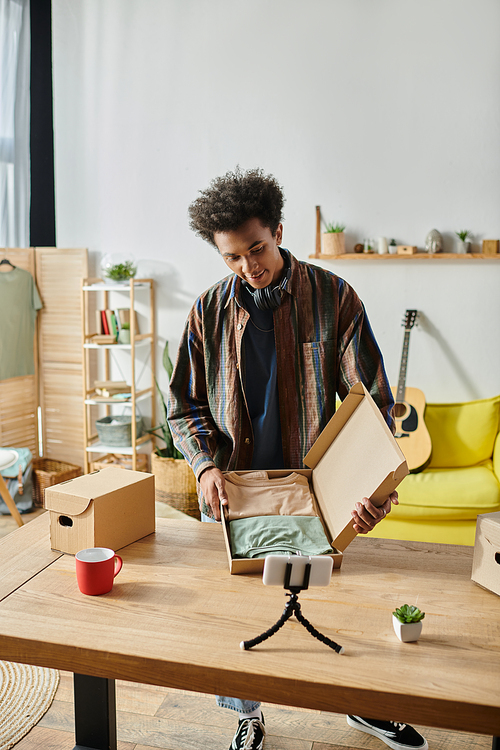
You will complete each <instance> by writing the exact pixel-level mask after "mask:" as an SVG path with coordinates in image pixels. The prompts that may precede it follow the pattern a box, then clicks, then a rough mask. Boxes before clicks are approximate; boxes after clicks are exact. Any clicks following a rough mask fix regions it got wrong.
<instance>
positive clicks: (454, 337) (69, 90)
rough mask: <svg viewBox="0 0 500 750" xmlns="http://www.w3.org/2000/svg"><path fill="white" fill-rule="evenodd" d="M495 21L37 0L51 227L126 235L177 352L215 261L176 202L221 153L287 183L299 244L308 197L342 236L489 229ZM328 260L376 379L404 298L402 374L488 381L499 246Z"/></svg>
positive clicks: (496, 369) (448, 386)
mask: <svg viewBox="0 0 500 750" xmlns="http://www.w3.org/2000/svg"><path fill="white" fill-rule="evenodd" d="M499 28H500V4H499V3H498V2H497V0H420V2H418V3H416V2H414V0H309V1H308V2H307V3H305V2H303V1H302V0H272V1H271V2H270V0H106V2H103V1H102V0H53V37H54V40H53V41H54V47H53V50H54V51H53V55H54V97H55V104H54V106H55V146H56V192H57V239H58V246H59V247H75V246H79V247H81V246H86V247H88V248H89V250H90V251H91V253H93V257H94V258H95V259H96V260H97V259H98V258H99V257H100V255H101V254H104V253H109V252H119V251H126V252H132V253H134V254H135V256H136V257H137V258H138V259H139V260H140V263H139V274H140V275H143V276H149V275H151V276H153V277H154V278H155V279H156V280H157V301H158V333H159V336H160V340H161V343H160V344H159V351H160V349H161V344H162V343H163V341H164V340H165V339H168V340H169V341H170V343H171V348H172V350H173V351H174V352H175V349H176V347H177V343H178V340H179V336H180V332H181V330H182V326H183V322H184V320H185V317H186V315H187V312H188V310H189V307H190V306H191V304H192V302H193V301H194V299H195V297H196V296H197V295H198V294H199V293H200V292H202V291H203V290H204V289H206V288H207V287H208V286H209V285H210V284H212V283H213V282H215V281H216V280H217V279H219V278H221V277H222V276H224V275H225V273H226V267H225V265H224V263H223V262H222V260H221V259H220V258H219V257H218V255H217V254H216V252H215V251H214V250H213V249H211V248H210V247H209V246H208V245H206V244H205V243H203V242H202V241H201V240H200V239H198V238H196V237H195V236H194V235H193V234H192V233H191V232H190V230H189V228H188V223H187V206H188V205H189V203H190V202H191V201H192V200H193V199H194V198H195V197H196V195H197V191H198V190H199V189H202V188H204V187H206V186H207V185H208V183H209V181H210V179H212V178H213V177H215V176H217V175H219V174H222V173H223V172H225V171H226V170H228V169H232V168H234V167H235V165H236V164H240V165H241V166H242V167H243V168H249V167H254V166H261V167H262V168H263V169H264V170H265V171H267V172H271V173H273V174H275V176H276V177H277V178H278V180H279V181H280V182H281V184H282V185H283V186H284V189H285V194H286V196H287V203H286V205H285V219H286V220H285V235H284V243H283V244H284V245H285V247H288V248H289V249H290V250H291V251H292V252H293V253H294V254H295V255H296V256H297V257H299V258H301V259H307V258H308V256H309V254H311V253H313V252H314V242H315V206H316V205H317V204H319V205H321V207H322V211H323V215H324V217H325V220H327V221H341V222H343V223H345V224H346V225H347V233H348V234H347V241H348V246H351V247H352V245H353V244H354V243H355V242H358V241H360V240H362V239H363V237H366V236H369V237H372V236H373V237H377V236H378V235H385V236H387V237H395V238H396V240H397V241H399V242H404V243H407V244H416V245H418V246H420V247H422V246H423V245H424V241H425V236H426V234H427V232H428V231H429V230H430V229H431V228H434V227H435V228H437V229H439V230H440V231H441V232H442V233H443V235H444V237H445V241H446V249H451V248H452V245H453V232H454V231H455V230H458V229H463V228H467V229H470V230H471V231H472V232H473V234H474V237H475V249H479V246H480V243H481V241H482V239H483V238H496V237H500V212H499V206H500V179H499V177H500V139H499V137H498V136H499V124H500V85H499V84H500V45H499V44H498V30H499ZM324 265H325V266H327V267H329V268H331V269H332V270H335V272H337V273H338V274H339V275H341V276H343V277H344V278H346V279H347V281H349V282H350V283H352V285H353V286H354V287H355V289H356V290H357V291H358V292H359V294H360V296H361V297H362V299H363V300H364V302H365V304H366V307H367V309H368V313H369V316H370V319H371V322H372V325H373V328H374V330H375V333H376V335H377V338H378V340H379V343H380V345H381V348H382V350H383V352H384V355H385V360H386V367H387V371H388V374H389V377H390V379H391V381H392V382H395V381H396V380H397V375H398V370H399V363H400V358H401V346H402V337H403V329H402V328H401V326H400V324H401V320H402V318H403V315H404V311H405V310H406V309H407V308H410V307H415V308H417V309H419V310H421V312H422V316H421V325H420V327H419V328H418V329H415V330H414V331H413V332H412V335H411V344H410V359H409V368H408V380H407V384H408V385H413V386H415V387H419V388H421V389H422V390H423V391H424V392H425V393H426V395H427V400H428V401H434V402H435V401H458V400H462V399H463V400H466V399H473V398H486V397H489V396H493V395H496V394H497V393H499V392H500V346H499V325H498V323H499V320H500V293H499V287H500V284H499V282H500V262H497V261H465V260H462V261H459V260H457V261H448V262H447V261H445V260H432V261H430V260H429V261H425V260H422V261H420V260H419V261H408V262H404V261H380V262H376V261H373V260H366V261H354V260H353V261H337V262H336V263H330V264H329V265H328V264H327V263H325V264H324ZM158 364H159V365H160V364H161V360H160V358H158ZM162 384H163V385H164V384H165V380H164V379H163V380H162Z"/></svg>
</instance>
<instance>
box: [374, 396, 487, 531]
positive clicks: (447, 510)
mask: <svg viewBox="0 0 500 750" xmlns="http://www.w3.org/2000/svg"><path fill="white" fill-rule="evenodd" d="M425 422H426V425H427V428H428V430H429V433H430V436H431V439H432V458H431V461H430V464H429V465H428V466H427V468H426V469H425V470H424V471H422V472H420V473H418V474H410V475H408V476H407V477H405V479H404V480H403V482H402V483H401V484H400V486H399V487H398V492H399V501H400V504H399V505H398V506H393V508H392V512H391V513H390V515H388V516H387V518H386V519H385V520H384V521H382V522H381V523H379V524H378V525H377V526H376V528H375V529H374V531H373V532H371V534H370V536H374V537H378V538H383V539H407V540H410V541H421V542H441V543H443V544H467V545H473V544H474V536H475V530H476V518H477V516H478V514H480V513H494V512H496V511H500V433H499V429H500V396H496V397H495V398H490V399H482V400H480V401H468V402H466V403H463V404H427V408H426V412H425Z"/></svg>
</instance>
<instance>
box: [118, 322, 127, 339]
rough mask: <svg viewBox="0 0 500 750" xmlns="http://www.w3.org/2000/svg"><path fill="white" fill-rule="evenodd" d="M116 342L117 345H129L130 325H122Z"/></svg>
mask: <svg viewBox="0 0 500 750" xmlns="http://www.w3.org/2000/svg"><path fill="white" fill-rule="evenodd" d="M117 340H118V343H119V344H130V323H122V327H121V328H120V330H119V332H118V339H117Z"/></svg>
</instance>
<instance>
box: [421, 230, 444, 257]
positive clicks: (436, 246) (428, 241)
mask: <svg viewBox="0 0 500 750" xmlns="http://www.w3.org/2000/svg"><path fill="white" fill-rule="evenodd" d="M425 251H426V252H427V253H442V252H443V236H442V234H441V232H438V230H437V229H431V231H430V232H428V233H427V237H426V238H425Z"/></svg>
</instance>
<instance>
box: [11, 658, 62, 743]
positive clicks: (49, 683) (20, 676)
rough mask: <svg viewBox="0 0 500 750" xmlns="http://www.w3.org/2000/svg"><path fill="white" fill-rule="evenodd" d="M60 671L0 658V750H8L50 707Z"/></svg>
mask: <svg viewBox="0 0 500 750" xmlns="http://www.w3.org/2000/svg"><path fill="white" fill-rule="evenodd" d="M58 685H59V672H58V671H57V670H55V669H46V668H45V667H32V666H30V665H29V664H16V663H14V662H10V661H0V750H9V748H11V747H12V746H13V745H15V744H16V742H19V741H20V740H21V739H22V738H23V737H24V736H25V735H26V734H28V732H29V731H30V729H32V728H33V727H34V726H35V724H36V723H37V722H39V721H40V719H41V718H42V716H43V715H44V714H45V712H46V711H47V710H48V709H49V708H50V705H51V703H52V701H53V700H54V696H55V694H56V690H57V687H58Z"/></svg>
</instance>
